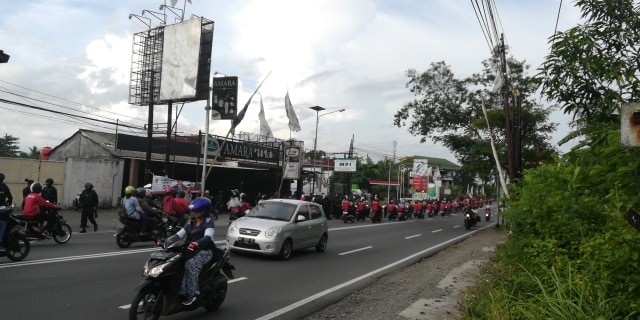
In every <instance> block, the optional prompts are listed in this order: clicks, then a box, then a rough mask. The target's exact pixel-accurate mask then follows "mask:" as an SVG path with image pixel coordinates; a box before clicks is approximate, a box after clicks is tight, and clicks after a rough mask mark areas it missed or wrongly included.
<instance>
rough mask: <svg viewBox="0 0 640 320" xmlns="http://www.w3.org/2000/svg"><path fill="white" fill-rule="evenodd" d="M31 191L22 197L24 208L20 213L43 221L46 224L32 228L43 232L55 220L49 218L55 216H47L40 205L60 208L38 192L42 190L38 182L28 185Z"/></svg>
mask: <svg viewBox="0 0 640 320" xmlns="http://www.w3.org/2000/svg"><path fill="white" fill-rule="evenodd" d="M29 188H30V190H31V193H29V194H28V195H27V197H26V198H25V199H24V209H22V214H23V215H25V216H29V217H34V218H35V219H36V220H38V221H44V222H45V223H46V224H45V225H43V226H42V228H41V227H33V230H35V231H37V232H39V233H43V232H44V231H45V230H46V227H47V226H48V225H53V224H54V223H55V221H51V218H54V219H55V216H51V217H49V215H46V214H44V213H42V210H41V207H46V208H51V209H60V207H59V206H57V205H55V204H53V203H51V202H48V201H47V200H45V199H44V198H43V197H42V196H41V195H40V193H41V192H42V185H41V184H40V183H39V182H34V183H32V184H31V186H30V187H29Z"/></svg>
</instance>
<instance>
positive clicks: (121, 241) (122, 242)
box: [116, 233, 131, 248]
mask: <svg viewBox="0 0 640 320" xmlns="http://www.w3.org/2000/svg"><path fill="white" fill-rule="evenodd" d="M116 243H117V244H118V247H120V248H129V247H130V246H131V241H127V240H126V239H125V237H124V233H120V234H118V235H116Z"/></svg>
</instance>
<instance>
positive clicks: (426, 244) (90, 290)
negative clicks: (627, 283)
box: [0, 208, 495, 320]
mask: <svg viewBox="0 0 640 320" xmlns="http://www.w3.org/2000/svg"><path fill="white" fill-rule="evenodd" d="M493 211H494V212H495V208H494V209H493ZM63 216H65V218H67V219H68V221H69V224H70V225H71V226H72V228H73V230H74V234H73V236H72V238H71V240H70V241H69V242H68V243H67V244H63V245H60V244H56V243H55V242H53V241H52V240H48V241H42V242H32V248H31V253H30V254H29V256H28V257H27V259H26V260H25V261H21V262H10V261H9V260H8V259H6V258H2V259H3V260H0V274H1V276H0V279H1V280H2V289H3V290H2V291H3V294H2V302H3V303H2V304H3V305H4V306H10V307H9V308H6V307H5V308H3V316H2V318H5V319H37V318H47V319H69V320H71V319H87V318H89V317H90V318H91V319H95V320H98V319H126V318H127V312H128V308H129V303H130V301H131V299H132V298H133V296H134V289H135V287H136V285H137V284H138V283H139V282H140V281H141V280H142V277H141V271H142V266H143V264H144V262H145V261H146V259H147V258H148V256H149V253H150V252H152V251H153V250H156V249H155V248H153V246H152V244H151V243H136V244H134V245H132V246H131V248H128V249H120V248H118V247H117V245H116V243H115V238H114V237H113V234H114V229H115V227H116V226H117V225H118V222H117V221H116V213H115V211H113V212H103V213H101V215H100V217H99V220H98V223H99V224H100V229H99V230H98V232H91V231H90V232H89V233H85V234H79V233H75V232H77V231H78V230H79V228H78V224H79V216H78V215H77V213H75V212H63ZM494 221H495V218H493V219H492V221H491V222H484V221H483V222H482V223H480V224H479V225H478V226H477V227H475V228H472V229H471V230H465V228H464V226H463V218H462V215H460V214H459V215H452V216H450V217H447V218H434V219H425V220H417V219H413V220H409V221H406V222H393V221H392V222H389V221H386V220H385V221H383V223H380V224H372V223H371V222H369V221H367V222H356V223H354V224H351V223H349V224H345V223H343V222H342V221H341V220H331V221H329V229H330V230H329V243H328V248H327V250H326V252H324V253H317V252H315V250H313V249H307V250H304V251H299V252H296V253H294V255H293V256H292V257H291V259H290V260H289V261H280V260H277V259H274V258H269V257H262V256H254V255H241V254H232V258H231V263H232V264H233V265H234V266H235V267H236V270H235V273H234V275H235V276H236V279H234V280H232V282H231V283H230V285H229V291H228V295H227V298H226V300H225V302H224V304H223V305H222V307H221V308H220V309H219V310H217V311H215V312H213V314H212V313H209V312H206V311H205V310H204V309H202V308H199V309H197V310H195V311H192V312H188V313H180V314H176V315H172V316H169V317H163V318H162V319H205V318H206V319H209V318H211V316H214V317H215V318H216V319H299V318H302V317H304V316H305V315H308V314H310V313H312V312H313V311H316V310H319V309H321V308H323V307H324V306H326V305H328V304H330V303H332V302H334V301H337V300H339V299H341V298H342V297H344V296H346V295H347V294H348V293H350V292H353V291H354V290H357V289H359V288H362V287H364V286H366V285H368V284H370V283H371V282H372V281H374V280H375V279H377V278H379V277H380V276H382V275H384V274H387V273H390V272H393V271H395V270H397V269H399V268H403V267H406V266H407V265H410V264H412V263H415V262H416V261H418V260H420V259H421V258H423V257H427V256H430V255H432V254H434V253H436V252H438V251H439V250H442V249H444V248H446V247H447V246H449V245H451V244H454V243H456V242H458V241H461V240H463V239H465V238H467V237H469V236H470V235H471V234H473V233H475V232H479V231H480V230H482V229H484V228H488V227H491V226H494ZM226 225H227V222H226V221H225V220H224V218H221V220H219V221H218V223H217V226H216V236H215V240H216V243H217V244H219V245H221V246H224V239H225V235H226Z"/></svg>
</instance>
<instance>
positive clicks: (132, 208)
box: [81, 186, 148, 236]
mask: <svg viewBox="0 0 640 320" xmlns="http://www.w3.org/2000/svg"><path fill="white" fill-rule="evenodd" d="M135 194H136V188H134V187H133V186H127V187H126V188H124V198H122V207H123V208H124V213H125V214H126V215H127V216H128V217H129V218H133V219H136V220H140V236H143V235H145V234H146V232H147V223H148V222H147V215H146V214H145V212H144V211H143V210H142V207H140V203H139V202H138V198H136V197H134V195H135ZM81 232H82V231H81ZM85 232H86V231H85Z"/></svg>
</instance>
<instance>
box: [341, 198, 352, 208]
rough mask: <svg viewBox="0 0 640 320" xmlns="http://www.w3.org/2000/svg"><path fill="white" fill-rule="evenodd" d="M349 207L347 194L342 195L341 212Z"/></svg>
mask: <svg viewBox="0 0 640 320" xmlns="http://www.w3.org/2000/svg"><path fill="white" fill-rule="evenodd" d="M349 208H351V201H349V196H344V199H342V212H349Z"/></svg>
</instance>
